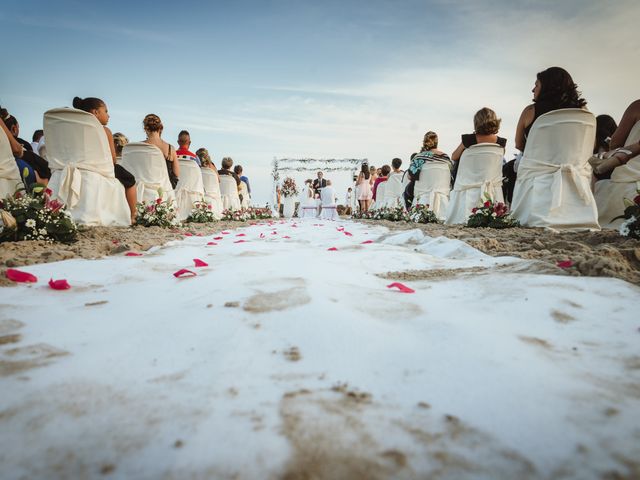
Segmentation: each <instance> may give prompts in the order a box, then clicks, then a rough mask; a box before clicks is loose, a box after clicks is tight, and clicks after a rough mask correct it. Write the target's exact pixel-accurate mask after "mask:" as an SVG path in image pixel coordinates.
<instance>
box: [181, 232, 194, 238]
mask: <svg viewBox="0 0 640 480" xmlns="http://www.w3.org/2000/svg"><path fill="white" fill-rule="evenodd" d="M183 235H184V236H185V237H193V233H189V232H184V233H183Z"/></svg>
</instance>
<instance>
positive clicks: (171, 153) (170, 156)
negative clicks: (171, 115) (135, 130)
mask: <svg viewBox="0 0 640 480" xmlns="http://www.w3.org/2000/svg"><path fill="white" fill-rule="evenodd" d="M142 125H143V127H144V132H145V133H146V134H147V139H146V140H144V142H145V143H148V144H150V145H155V146H156V147H158V148H159V149H160V151H161V152H162V155H163V156H164V160H165V162H166V164H167V173H168V174H169V181H170V182H171V186H172V187H173V188H176V185H178V179H179V178H180V162H178V155H177V154H176V151H175V149H174V148H173V147H172V146H171V145H169V144H168V143H167V142H165V141H164V140H162V138H161V137H162V131H163V130H164V125H162V120H160V117H159V116H158V115H156V114H154V113H150V114H149V115H147V116H146V117H144V120H143V121H142Z"/></svg>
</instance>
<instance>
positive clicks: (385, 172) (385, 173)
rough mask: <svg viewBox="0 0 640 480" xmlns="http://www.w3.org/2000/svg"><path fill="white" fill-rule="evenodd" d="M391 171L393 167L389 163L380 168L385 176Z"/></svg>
mask: <svg viewBox="0 0 640 480" xmlns="http://www.w3.org/2000/svg"><path fill="white" fill-rule="evenodd" d="M390 172H391V167H390V166H389V165H383V166H382V168H381V169H380V173H382V176H383V177H386V176H387V175H389V173H390Z"/></svg>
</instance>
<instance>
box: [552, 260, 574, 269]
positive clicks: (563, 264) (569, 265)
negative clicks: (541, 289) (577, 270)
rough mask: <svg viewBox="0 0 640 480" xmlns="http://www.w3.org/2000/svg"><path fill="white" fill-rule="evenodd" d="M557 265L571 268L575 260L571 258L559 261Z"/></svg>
mask: <svg viewBox="0 0 640 480" xmlns="http://www.w3.org/2000/svg"><path fill="white" fill-rule="evenodd" d="M556 265H557V266H558V267H560V268H569V267H572V266H573V262H572V261H571V260H564V261H562V262H557V263H556Z"/></svg>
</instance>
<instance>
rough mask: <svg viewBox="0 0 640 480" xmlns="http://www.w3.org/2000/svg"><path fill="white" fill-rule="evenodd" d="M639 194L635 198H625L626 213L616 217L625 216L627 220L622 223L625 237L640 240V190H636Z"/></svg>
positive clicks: (622, 233) (621, 227) (621, 232)
mask: <svg viewBox="0 0 640 480" xmlns="http://www.w3.org/2000/svg"><path fill="white" fill-rule="evenodd" d="M636 193H637V195H636V196H635V197H634V198H633V200H629V199H628V198H625V199H624V204H625V207H626V208H625V209H624V214H622V215H620V216H619V217H616V218H614V220H617V219H618V218H624V219H625V221H624V222H622V225H620V229H619V232H620V235H622V236H623V237H631V238H637V239H638V240H640V190H637V191H636Z"/></svg>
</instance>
